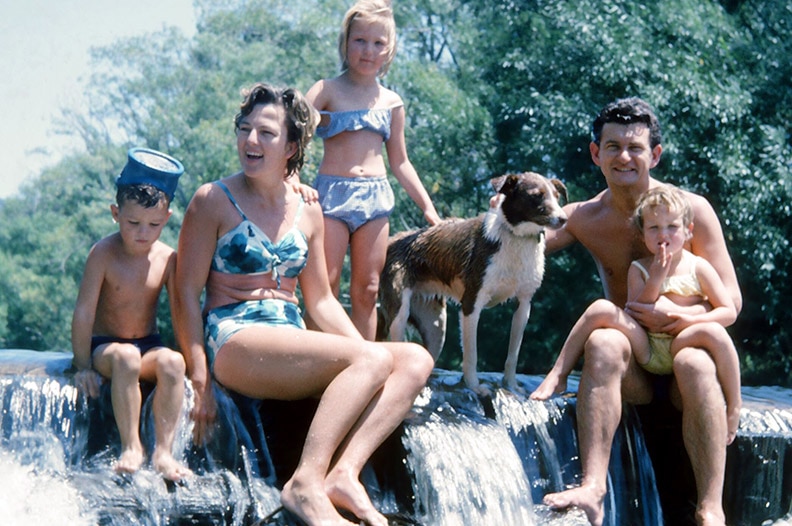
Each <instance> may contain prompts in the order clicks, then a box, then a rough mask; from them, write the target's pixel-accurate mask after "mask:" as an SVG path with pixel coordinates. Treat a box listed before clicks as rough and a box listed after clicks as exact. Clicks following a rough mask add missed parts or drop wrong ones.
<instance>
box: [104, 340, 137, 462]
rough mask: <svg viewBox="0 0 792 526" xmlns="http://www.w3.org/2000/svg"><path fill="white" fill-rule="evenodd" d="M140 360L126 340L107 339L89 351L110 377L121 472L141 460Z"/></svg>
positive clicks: (132, 346) (106, 376) (107, 376)
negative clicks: (109, 340)
mask: <svg viewBox="0 0 792 526" xmlns="http://www.w3.org/2000/svg"><path fill="white" fill-rule="evenodd" d="M140 363H141V358H140V350H139V349H138V348H137V347H136V346H135V345H132V344H129V343H117V342H113V343H108V344H106V345H102V346H99V347H97V348H96V350H95V351H94V353H93V366H94V369H96V370H97V371H98V372H99V374H101V375H102V376H104V377H105V378H109V379H110V393H111V400H112V404H113V416H114V417H115V421H116V426H117V427H118V434H119V435H120V437H121V456H120V457H119V459H118V461H117V462H116V466H115V469H116V471H119V472H124V473H133V472H135V471H137V470H138V469H140V466H141V465H143V461H144V460H145V452H144V450H143V444H142V443H141V442H140V404H141V394H140V381H139V379H140Z"/></svg>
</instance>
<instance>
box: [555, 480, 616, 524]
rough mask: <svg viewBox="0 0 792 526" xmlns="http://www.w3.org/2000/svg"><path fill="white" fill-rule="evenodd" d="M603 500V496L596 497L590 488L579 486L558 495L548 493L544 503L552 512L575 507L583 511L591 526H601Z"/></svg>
mask: <svg viewBox="0 0 792 526" xmlns="http://www.w3.org/2000/svg"><path fill="white" fill-rule="evenodd" d="M604 498H605V496H604V495H598V492H595V491H594V490H593V489H592V488H589V487H586V486H580V487H577V488H572V489H568V490H566V491H560V492H558V493H548V494H547V495H545V498H544V503H545V504H547V505H548V506H549V507H550V508H552V509H554V510H562V509H566V508H569V507H572V506H576V507H578V508H580V509H581V510H583V512H584V513H585V514H586V517H587V518H588V520H589V522H590V523H591V525H592V526H602V521H603V519H604V518H605V505H604V504H603V501H604Z"/></svg>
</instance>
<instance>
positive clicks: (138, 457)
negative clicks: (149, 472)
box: [113, 448, 146, 473]
mask: <svg viewBox="0 0 792 526" xmlns="http://www.w3.org/2000/svg"><path fill="white" fill-rule="evenodd" d="M144 460H146V456H145V454H144V453H143V450H142V449H137V448H130V449H126V450H124V451H122V452H121V456H120V457H118V460H116V462H115V465H114V466H113V469H114V470H115V472H116V473H135V472H137V470H139V469H140V466H142V465H143V461H144Z"/></svg>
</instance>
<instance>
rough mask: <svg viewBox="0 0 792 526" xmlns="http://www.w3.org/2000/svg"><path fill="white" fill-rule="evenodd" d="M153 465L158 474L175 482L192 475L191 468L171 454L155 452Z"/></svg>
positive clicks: (152, 457) (152, 460)
mask: <svg viewBox="0 0 792 526" xmlns="http://www.w3.org/2000/svg"><path fill="white" fill-rule="evenodd" d="M151 464H152V466H154V469H155V470H156V471H157V472H158V473H160V474H161V475H162V476H163V477H165V478H166V479H168V480H172V481H173V482H179V481H180V480H182V479H183V478H185V477H189V476H191V475H192V471H191V470H190V468H188V467H187V466H185V465H184V464H182V463H181V462H179V461H177V460H176V459H175V458H173V455H171V454H170V453H169V452H161V453H160V452H155V453H154V454H153V455H152V456H151Z"/></svg>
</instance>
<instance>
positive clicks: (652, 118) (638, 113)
mask: <svg viewBox="0 0 792 526" xmlns="http://www.w3.org/2000/svg"><path fill="white" fill-rule="evenodd" d="M609 122H611V123H615V124H635V123H637V122H642V123H644V124H646V126H647V127H648V128H649V146H651V147H652V148H654V147H655V146H657V145H658V144H661V143H662V142H663V136H662V133H661V132H660V123H659V122H658V120H657V115H655V113H654V110H653V109H652V107H651V106H649V104H647V103H646V101H644V100H643V99H640V98H638V97H630V98H627V99H618V100H616V101H613V102H611V103H610V104H608V105H607V106H605V107H604V108H602V111H600V112H599V115H597V118H596V119H594V124H593V125H592V127H591V134H592V141H594V143H595V144H599V143H600V139H601V138H602V128H603V127H604V126H605V124H607V123H609Z"/></svg>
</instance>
